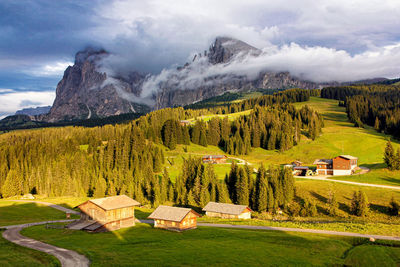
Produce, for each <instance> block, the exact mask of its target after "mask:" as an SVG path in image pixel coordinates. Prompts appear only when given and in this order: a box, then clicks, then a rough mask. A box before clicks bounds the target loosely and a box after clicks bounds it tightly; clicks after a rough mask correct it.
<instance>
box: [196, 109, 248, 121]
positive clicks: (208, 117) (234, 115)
mask: <svg viewBox="0 0 400 267" xmlns="http://www.w3.org/2000/svg"><path fill="white" fill-rule="evenodd" d="M251 111H252V109H249V110H245V111H241V112H236V113H230V114H209V115H204V116H199V117H196V118H193V119H190V120H189V121H191V122H194V121H196V120H203V121H209V120H211V119H212V118H215V117H217V118H220V119H224V118H225V117H227V118H228V120H230V121H233V120H236V119H237V118H239V117H240V116H245V115H249V114H250V113H251Z"/></svg>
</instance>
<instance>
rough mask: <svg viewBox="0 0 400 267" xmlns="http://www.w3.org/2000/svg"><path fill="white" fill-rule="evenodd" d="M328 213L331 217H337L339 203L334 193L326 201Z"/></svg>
mask: <svg viewBox="0 0 400 267" xmlns="http://www.w3.org/2000/svg"><path fill="white" fill-rule="evenodd" d="M328 213H329V214H330V215H332V216H337V215H338V213H339V203H338V202H337V199H336V194H335V193H334V192H332V193H331V195H330V197H329V199H328Z"/></svg>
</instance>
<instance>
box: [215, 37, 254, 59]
mask: <svg viewBox="0 0 400 267" xmlns="http://www.w3.org/2000/svg"><path fill="white" fill-rule="evenodd" d="M208 51H209V52H208V60H209V62H210V63H212V64H219V63H227V62H229V60H230V59H231V58H232V57H234V56H236V55H238V54H239V53H243V54H248V53H252V54H254V55H259V54H260V53H261V50H260V49H258V48H255V47H254V46H251V45H249V44H247V43H245V42H243V41H240V40H238V39H234V38H230V37H217V38H215V41H214V43H213V44H212V45H211V46H210V48H209V50H208Z"/></svg>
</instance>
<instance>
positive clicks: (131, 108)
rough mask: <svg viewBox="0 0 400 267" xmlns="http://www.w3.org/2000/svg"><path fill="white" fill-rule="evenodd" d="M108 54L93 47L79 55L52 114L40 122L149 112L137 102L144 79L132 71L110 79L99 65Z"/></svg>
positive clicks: (60, 88) (67, 73)
mask: <svg viewBox="0 0 400 267" xmlns="http://www.w3.org/2000/svg"><path fill="white" fill-rule="evenodd" d="M107 55H108V54H107V52H106V51H104V50H96V49H92V48H88V49H86V50H84V51H81V52H78V53H77V54H76V56H75V64H74V65H73V66H69V67H68V68H67V69H66V70H65V72H64V77H63V78H62V80H61V81H60V82H59V83H58V85H57V89H56V99H55V101H54V104H53V106H52V108H51V110H50V112H49V113H48V114H46V115H43V116H41V117H39V120H44V121H48V122H56V121H68V120H79V119H89V118H98V117H100V118H101V117H108V116H113V115H119V114H123V113H132V112H133V113H135V112H146V111H148V110H149V108H148V107H147V106H144V105H141V104H138V103H136V102H135V97H138V96H139V94H140V90H139V89H138V88H140V85H141V83H142V82H143V80H144V77H145V76H144V75H141V74H139V73H138V72H132V73H131V74H130V75H129V76H128V77H127V78H121V77H109V76H108V75H107V73H105V72H100V71H99V70H98V66H97V63H98V62H99V61H100V60H101V59H102V58H103V57H106V56H107Z"/></svg>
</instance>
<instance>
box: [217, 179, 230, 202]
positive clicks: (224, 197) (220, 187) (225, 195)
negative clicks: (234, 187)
mask: <svg viewBox="0 0 400 267" xmlns="http://www.w3.org/2000/svg"><path fill="white" fill-rule="evenodd" d="M217 201H218V202H220V203H232V202H231V199H230V198H229V192H228V188H227V186H226V184H225V183H217Z"/></svg>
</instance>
